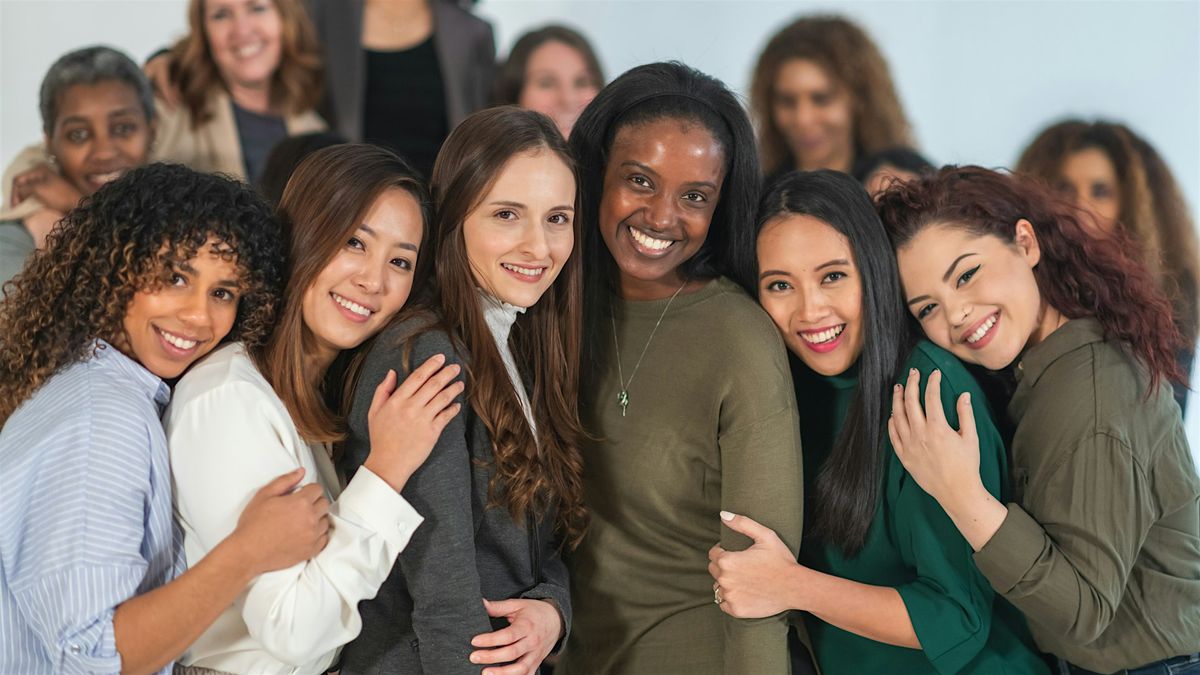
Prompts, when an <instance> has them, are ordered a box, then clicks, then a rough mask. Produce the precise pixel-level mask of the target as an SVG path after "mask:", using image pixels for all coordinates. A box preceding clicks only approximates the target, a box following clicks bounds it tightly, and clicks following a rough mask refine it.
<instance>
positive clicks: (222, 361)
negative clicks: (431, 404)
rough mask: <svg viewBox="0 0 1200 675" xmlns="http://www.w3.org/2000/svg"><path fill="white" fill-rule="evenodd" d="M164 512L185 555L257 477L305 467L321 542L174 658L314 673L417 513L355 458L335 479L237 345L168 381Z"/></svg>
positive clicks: (234, 512)
mask: <svg viewBox="0 0 1200 675" xmlns="http://www.w3.org/2000/svg"><path fill="white" fill-rule="evenodd" d="M164 423H165V426H166V430H167V443H168V446H169V451H170V455H171V471H172V474H173V475H174V481H175V513H176V518H177V519H178V521H179V524H180V526H181V527H182V529H183V533H184V550H185V552H186V554H187V561H188V564H189V565H194V564H196V563H197V562H198V561H199V560H200V559H201V558H203V557H204V555H205V554H206V553H208V551H210V550H211V549H212V548H213V547H214V546H216V545H217V543H219V542H220V541H221V540H222V539H224V538H225V537H226V536H228V535H229V534H230V533H231V532H233V530H234V527H236V525H237V521H238V517H239V516H240V515H241V513H242V509H244V508H245V506H246V504H247V503H249V501H250V499H251V497H253V496H254V494H255V492H257V491H258V489H259V488H261V487H262V486H263V485H265V484H266V483H267V482H269V481H271V480H272V479H274V478H276V477H278V476H279V475H280V474H284V473H287V472H288V471H291V470H293V469H295V468H297V467H304V470H305V473H304V478H303V481H302V482H303V483H313V482H319V483H320V484H321V486H322V487H323V488H325V494H326V497H328V498H329V500H330V502H331V504H332V507H331V509H330V520H331V524H332V528H331V531H330V535H329V543H328V544H326V546H325V548H324V549H323V550H322V551H321V552H320V553H318V554H317V555H316V556H314V557H313V558H312V559H310V560H308V561H307V562H304V563H301V564H298V565H295V566H293V567H289V568H287V569H283V570H278V571H275V572H268V573H267V574H263V575H260V576H259V577H257V578H256V579H255V580H254V581H252V582H251V583H250V585H249V586H248V587H247V588H246V590H245V591H244V592H243V593H242V594H241V595H240V596H238V598H237V600H235V601H234V603H233V605H232V606H230V607H229V608H227V609H226V610H225V611H224V612H222V613H221V615H220V617H218V618H217V620H216V622H214V623H213V625H212V626H211V627H210V628H209V629H208V630H207V631H205V632H204V634H203V635H201V636H200V638H199V639H197V640H196V642H195V643H193V644H192V646H191V648H190V649H189V650H188V651H187V653H186V654H184V656H183V657H182V658H181V659H179V662H180V663H182V664H185V665H191V666H201V667H204V668H211V669H214V670H220V671H228V672H231V673H324V672H325V671H326V669H327V668H328V667H329V666H330V665H331V664H332V663H333V662H334V660H335V659H336V658H337V655H338V651H339V650H340V649H341V647H342V645H344V644H346V643H347V642H350V641H351V640H353V639H354V638H355V637H357V636H358V633H359V631H360V630H361V629H362V619H361V617H360V616H359V614H358V603H359V601H360V600H364V599H367V598H372V597H375V594H376V593H377V592H378V591H379V586H380V585H381V584H382V583H383V581H384V580H385V579H386V578H387V576H388V574H389V573H390V572H391V570H392V565H393V563H394V562H395V560H396V556H397V555H399V553H400V551H402V550H403V549H404V547H405V545H407V544H408V540H409V537H411V536H412V533H413V531H414V530H415V529H416V528H417V526H418V525H420V523H421V521H422V518H421V516H420V515H418V514H417V512H416V511H415V510H413V508H412V507H411V506H410V505H409V504H408V502H407V501H405V499H404V498H403V497H401V496H400V494H399V493H398V492H396V491H395V490H393V489H392V488H391V486H389V485H388V484H387V483H386V482H384V481H383V479H381V478H379V477H378V476H377V475H375V474H374V473H372V472H371V471H370V470H368V469H367V468H366V467H361V468H359V470H358V472H357V473H355V475H354V479H353V480H351V481H350V484H349V485H347V486H346V489H345V490H342V489H341V488H340V483H339V481H338V476H337V472H336V471H335V469H334V467H333V462H332V460H331V459H330V456H329V453H328V451H327V449H326V447H325V446H323V445H315V444H309V443H306V442H305V441H304V439H302V438H301V437H300V434H299V432H298V431H297V430H296V425H295V424H293V423H292V419H291V416H290V415H289V414H288V411H287V408H286V407H285V406H284V404H283V401H281V400H280V399H279V397H278V396H277V395H276V394H275V391H274V390H273V389H272V388H271V385H270V384H269V383H268V382H267V381H266V379H265V378H264V377H263V376H262V374H261V373H259V372H258V369H257V368H255V366H254V363H253V362H252V361H251V360H250V357H249V356H248V355H247V354H246V351H245V348H244V347H243V346H242V345H241V344H229V345H225V346H223V347H221V348H220V349H218V350H216V351H214V352H213V353H212V354H210V355H209V356H208V357H207V358H205V359H204V360H203V361H201V362H200V363H199V364H197V365H196V366H195V367H193V368H192V369H191V370H190V371H188V373H187V375H185V376H184V377H183V379H182V380H180V382H179V384H178V385H177V386H176V388H175V394H174V397H173V398H172V400H171V405H170V407H169V408H168V409H167V413H166V415H165V417H164Z"/></svg>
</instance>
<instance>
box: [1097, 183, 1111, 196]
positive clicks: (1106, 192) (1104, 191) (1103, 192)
mask: <svg viewBox="0 0 1200 675" xmlns="http://www.w3.org/2000/svg"><path fill="white" fill-rule="evenodd" d="M1112 196H1113V191H1112V190H1111V189H1110V188H1109V187H1108V185H1107V184H1105V183H1095V184H1094V185H1092V197H1093V198H1095V199H1108V198H1109V197H1112Z"/></svg>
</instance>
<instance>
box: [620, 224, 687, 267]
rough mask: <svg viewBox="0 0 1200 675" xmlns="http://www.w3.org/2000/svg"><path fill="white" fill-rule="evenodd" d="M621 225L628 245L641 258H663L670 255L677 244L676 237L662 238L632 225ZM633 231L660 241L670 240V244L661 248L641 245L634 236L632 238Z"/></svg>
mask: <svg viewBox="0 0 1200 675" xmlns="http://www.w3.org/2000/svg"><path fill="white" fill-rule="evenodd" d="M622 227H623V228H625V230H626V231H625V236H626V237H627V238H628V239H629V245H630V247H631V248H633V250H634V252H636V253H637V254H638V255H640V256H642V257H643V258H650V259H652V260H658V259H659V258H664V257H666V256H668V255H670V254H671V252H672V251H673V250H674V249H675V246H677V245H678V244H679V240H678V239H663V238H662V237H656V236H654V235H652V234H649V233H648V232H645V231H643V230H641V229H639V228H636V227H634V226H632V225H627V224H623V225H622ZM635 231H636V232H637V233H638V234H642V235H644V236H647V237H650V238H652V239H659V240H662V241H670V242H671V244H670V245H669V246H667V247H666V248H661V249H654V248H646V247H645V246H642V245H641V244H639V243H638V240H637V239H636V238H634V236H633V233H634V232H635Z"/></svg>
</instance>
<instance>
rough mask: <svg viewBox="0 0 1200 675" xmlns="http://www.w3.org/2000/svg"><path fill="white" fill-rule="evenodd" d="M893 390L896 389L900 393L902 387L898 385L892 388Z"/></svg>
mask: <svg viewBox="0 0 1200 675" xmlns="http://www.w3.org/2000/svg"><path fill="white" fill-rule="evenodd" d="M892 389H894V390H895V391H900V385H898V384H897V385H894V386H893V387H892Z"/></svg>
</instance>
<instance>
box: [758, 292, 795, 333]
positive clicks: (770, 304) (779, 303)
mask: <svg viewBox="0 0 1200 675" xmlns="http://www.w3.org/2000/svg"><path fill="white" fill-rule="evenodd" d="M759 302H760V303H762V308H763V309H764V310H766V312H767V315H768V316H770V317H771V321H774V322H775V327H776V328H778V329H779V332H780V333H783V334H784V335H787V334H788V333H789V332H790V330H789V328H788V326H789V325H790V323H791V319H792V308H791V305H790V303H788V302H787V301H785V300H783V299H781V298H778V297H772V295H771V294H770V293H766V294H764V295H763V296H762V298H760V300H759Z"/></svg>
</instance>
